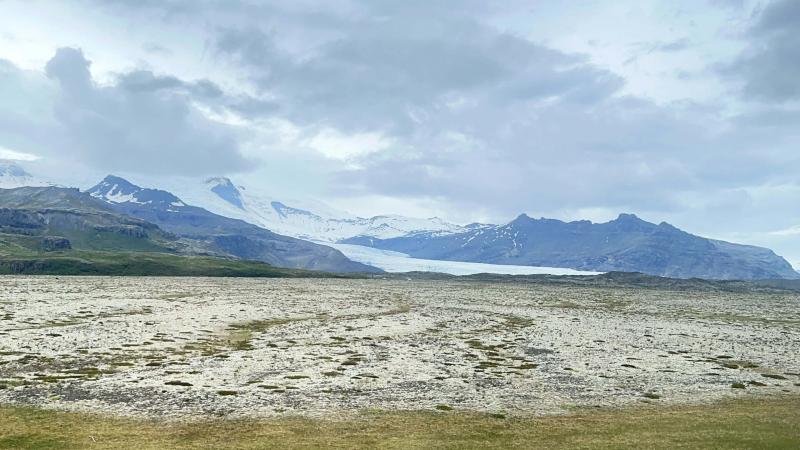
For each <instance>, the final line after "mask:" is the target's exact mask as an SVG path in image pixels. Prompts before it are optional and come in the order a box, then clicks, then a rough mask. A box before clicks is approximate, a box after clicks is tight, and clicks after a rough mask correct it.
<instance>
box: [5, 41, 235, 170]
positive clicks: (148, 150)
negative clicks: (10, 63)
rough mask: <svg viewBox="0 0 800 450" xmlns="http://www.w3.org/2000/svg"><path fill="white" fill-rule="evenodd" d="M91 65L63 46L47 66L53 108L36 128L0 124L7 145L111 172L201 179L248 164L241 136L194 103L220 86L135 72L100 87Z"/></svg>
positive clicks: (218, 94) (214, 95) (214, 94)
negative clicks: (20, 144)
mask: <svg viewBox="0 0 800 450" xmlns="http://www.w3.org/2000/svg"><path fill="white" fill-rule="evenodd" d="M90 66H91V63H90V62H89V61H88V60H87V59H86V57H85V56H84V54H83V52H82V51H81V50H80V49H76V48H60V49H58V50H57V51H56V53H55V55H54V56H53V57H52V58H51V59H50V60H49V61H48V63H47V65H46V67H45V74H46V76H47V77H48V78H49V80H50V83H51V86H52V87H51V95H52V96H51V97H50V98H47V99H45V100H46V101H47V102H48V103H49V105H50V107H49V111H47V114H42V115H41V116H39V117H38V118H36V119H31V118H29V120H36V121H37V122H38V123H36V124H34V123H30V126H27V127H23V128H16V129H13V128H12V127H1V126H0V139H3V138H5V139H6V140H9V141H11V142H10V143H9V145H10V144H11V143H13V142H20V141H23V142H27V143H28V147H29V149H26V150H27V151H30V152H32V153H37V154H39V155H47V156H50V157H54V158H64V159H70V160H77V162H80V163H81V164H83V165H85V166H89V167H94V168H97V169H100V170H107V171H120V170H125V171H130V172H141V173H162V174H172V175H203V174H209V173H222V172H235V171H241V170H246V169H247V168H248V167H249V166H250V164H251V163H250V162H249V161H248V160H246V159H245V158H244V157H243V156H242V155H241V153H240V150H239V136H238V135H237V131H236V130H235V129H233V128H232V127H230V126H228V125H225V124H222V123H218V122H215V121H212V120H210V119H209V118H207V117H206V116H205V115H204V114H202V113H201V112H200V111H199V110H198V109H197V108H196V107H195V106H194V103H195V102H198V101H203V100H214V99H219V98H220V97H222V96H223V93H222V91H221V90H220V89H219V87H218V86H216V85H215V84H213V83H211V82H209V81H205V80H200V81H196V82H186V81H183V80H180V79H178V78H176V77H172V76H159V75H155V74H153V73H152V72H148V71H142V70H137V71H132V72H127V73H123V74H121V75H119V76H118V78H117V80H116V82H114V83H112V84H109V85H100V84H98V83H97V82H96V81H95V80H94V79H93V77H92V74H91V71H90ZM6 70H7V71H9V72H11V73H15V72H20V71H18V70H15V69H14V68H13V67H12V68H9V67H7V68H6ZM17 81H18V82H19V81H20V78H19V76H17ZM39 82H40V83H41V82H43V80H40V81H39ZM14 114H15V113H14V112H13V111H4V112H3V113H0V117H4V116H5V117H7V118H9V119H7V120H11V119H10V117H14ZM14 120H17V121H20V120H23V118H21V117H19V116H18V115H17V117H16V118H15V119H14ZM1 123H2V122H0V124H1ZM0 143H2V142H0Z"/></svg>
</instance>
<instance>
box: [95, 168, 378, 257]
mask: <svg viewBox="0 0 800 450" xmlns="http://www.w3.org/2000/svg"><path fill="white" fill-rule="evenodd" d="M86 193H88V194H89V196H91V197H93V198H95V199H97V200H100V201H102V202H105V203H107V204H108V205H110V206H111V208H112V209H113V210H114V211H116V212H119V213H122V214H125V215H128V216H131V217H136V218H138V219H142V220H145V221H147V222H150V223H152V224H155V225H158V227H160V228H161V229H162V230H165V231H168V232H170V233H173V234H174V235H175V236H177V237H179V238H181V242H182V243H184V244H185V245H188V246H191V247H193V248H196V249H198V251H199V252H211V253H212V254H214V255H223V256H233V257H237V258H241V259H247V260H254V261H262V262H266V263H269V264H272V265H275V266H278V267H288V268H295V269H314V270H323V271H328V272H376V271H379V269H376V268H375V267H372V266H369V265H365V264H361V263H359V262H355V261H352V260H350V259H348V258H347V257H346V256H345V255H344V254H342V253H341V252H340V251H338V250H336V249H334V248H331V247H328V246H325V245H321V244H317V243H313V242H308V241H304V240H301V239H295V238H294V237H289V236H285V235H282V234H280V233H274V232H272V231H269V230H266V229H264V228H262V227H259V226H257V225H255V224H251V223H247V222H246V221H242V220H238V219H236V218H231V217H227V216H224V215H221V214H215V213H214V212H211V211H208V210H207V209H204V208H202V207H200V206H195V205H193V204H191V202H189V203H188V204H187V203H184V202H183V201H182V200H181V199H180V198H178V197H177V196H176V195H174V194H172V193H171V192H168V191H164V190H161V189H150V188H143V187H140V186H137V185H135V184H133V183H131V182H129V181H127V180H125V179H124V178H121V177H117V176H113V175H109V176H107V177H105V178H104V179H103V180H102V181H101V182H100V183H98V184H96V185H95V186H93V187H91V188H89V189H88V190H87V191H86Z"/></svg>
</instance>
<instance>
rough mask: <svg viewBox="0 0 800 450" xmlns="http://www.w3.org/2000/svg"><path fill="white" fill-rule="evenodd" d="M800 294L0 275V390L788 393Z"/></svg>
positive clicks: (327, 399) (386, 397)
mask: <svg viewBox="0 0 800 450" xmlns="http://www.w3.org/2000/svg"><path fill="white" fill-rule="evenodd" d="M798 355H800V297H798V296H796V295H790V294H733V293H709V292H672V291H664V290H644V289H608V288H576V287H556V286H542V285H535V284H523V283H519V284H512V283H480V282H466V281H456V282H449V281H379V280H312V279H302V280H290V279H223V278H91V277H61V278H56V277H0V403H12V404H34V405H38V406H43V407H46V408H58V409H72V410H82V411H94V412H103V413H114V414H122V415H135V416H147V417H162V418H190V417H208V416H221V415H223V416H233V417H239V416H248V417H265V416H276V415H297V414H301V415H309V416H315V417H340V416H342V415H346V414H349V413H355V412H357V411H359V410H363V409H366V408H380V409H412V410H419V409H434V408H438V409H448V408H454V409H456V410H475V411H486V412H492V413H495V412H496V413H500V412H502V413H505V414H511V415H531V414H534V415H536V414H553V413H563V412H565V411H568V410H570V409H574V408H575V407H593V406H621V405H629V404H635V403H638V402H656V403H683V402H703V401H711V400H715V399H720V398H723V397H729V396H754V395H775V394H781V393H784V392H794V393H798V392H800V375H799V373H800V356H798Z"/></svg>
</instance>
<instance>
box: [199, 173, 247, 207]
mask: <svg viewBox="0 0 800 450" xmlns="http://www.w3.org/2000/svg"><path fill="white" fill-rule="evenodd" d="M206 185H208V186H210V187H209V189H210V190H211V192H213V193H215V194H217V196H218V197H219V198H221V199H222V200H225V201H226V202H228V203H230V204H231V205H233V206H235V207H237V208H239V209H242V210H243V209H245V208H244V202H243V201H242V193H241V192H239V188H237V187H236V185H234V184H233V182H232V181H231V180H230V178H227V177H211V178H208V179H206Z"/></svg>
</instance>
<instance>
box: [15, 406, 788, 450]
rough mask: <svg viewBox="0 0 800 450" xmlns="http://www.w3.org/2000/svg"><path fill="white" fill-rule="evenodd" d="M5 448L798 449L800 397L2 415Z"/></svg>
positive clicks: (18, 411)
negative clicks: (557, 406)
mask: <svg viewBox="0 0 800 450" xmlns="http://www.w3.org/2000/svg"><path fill="white" fill-rule="evenodd" d="M0 448H15V449H81V448H98V449H99V448H108V449H112V448H113V449H136V450H144V449H164V448H170V449H211V448H213V449H234V448H235V449H270V448H289V449H304V448H388V449H448V448H453V449H471V448H475V449H478V448H480V449H486V448H489V449H492V448H496V449H506V448H569V449H573V448H592V449H603V448H614V449H617V448H654V449H657V448H663V449H673V448H720V449H723V448H724V449H735V448H770V449H781V448H786V449H790V448H791V449H796V448H800V398H798V397H785V398H774V399H760V400H728V401H723V402H719V403H714V404H710V405H702V406H680V407H656V406H643V407H635V408H629V409H622V410H582V411H580V412H577V413H575V414H571V415H567V416H558V417H540V418H526V419H509V418H503V416H502V415H501V414H495V415H482V414H472V413H463V412H458V411H447V412H366V413H364V414H362V415H361V416H359V417H358V418H356V419H350V420H342V421H334V420H330V421H328V420H311V419H301V418H289V419H273V420H262V421H249V420H213V421H208V422H202V423H199V424H198V423H190V424H176V423H163V422H154V421H138V420H131V419H121V418H109V417H101V416H98V415H88V414H77V413H65V412H53V411H45V410H41V409H35V408H28V407H0Z"/></svg>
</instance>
